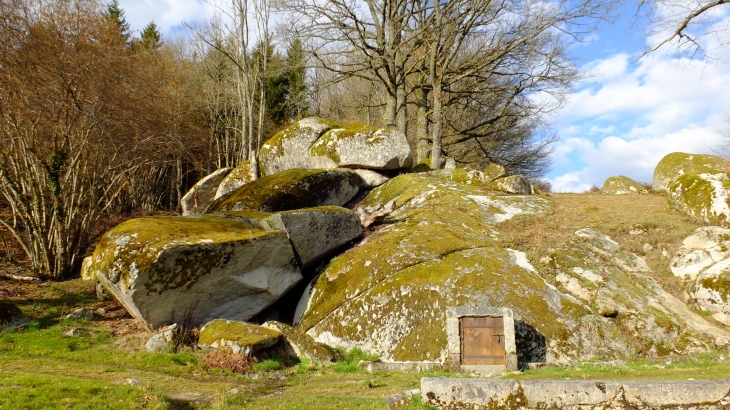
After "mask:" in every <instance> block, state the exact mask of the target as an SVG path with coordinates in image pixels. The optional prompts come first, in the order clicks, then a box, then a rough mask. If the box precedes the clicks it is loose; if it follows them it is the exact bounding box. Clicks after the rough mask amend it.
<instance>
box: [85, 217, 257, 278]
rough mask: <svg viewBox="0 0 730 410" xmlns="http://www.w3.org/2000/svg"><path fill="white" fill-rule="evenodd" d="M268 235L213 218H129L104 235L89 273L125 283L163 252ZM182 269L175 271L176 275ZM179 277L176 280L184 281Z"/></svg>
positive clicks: (244, 225) (235, 223)
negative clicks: (181, 247)
mask: <svg viewBox="0 0 730 410" xmlns="http://www.w3.org/2000/svg"><path fill="white" fill-rule="evenodd" d="M270 234H271V232H264V231H261V230H258V229H255V228H253V227H251V226H250V225H247V224H244V223H241V222H236V221H233V220H231V219H229V218H224V217H221V216H215V215H203V216H195V217H174V216H156V217H147V218H138V219H130V220H128V221H125V222H123V223H121V224H119V225H117V226H116V227H114V228H112V229H111V230H109V231H108V232H107V233H105V234H104V236H103V237H102V238H101V240H100V241H99V245H97V247H96V249H95V251H94V254H93V255H92V261H93V264H92V265H91V266H90V267H89V270H90V271H91V273H90V274H91V275H92V276H94V275H97V274H103V275H106V276H107V277H109V278H110V280H111V281H112V282H117V281H118V280H119V279H120V278H121V279H122V280H124V281H125V282H127V281H128V280H129V277H130V274H132V275H134V274H136V272H140V271H144V270H146V269H147V268H148V267H149V266H150V265H152V263H153V262H155V261H156V260H157V257H158V255H159V253H160V252H162V251H163V250H166V249H172V248H175V247H178V246H190V245H199V244H206V243H219V244H220V243H226V242H234V241H247V240H253V239H255V238H258V237H262V236H266V235H270ZM211 257H212V255H211ZM181 268H182V267H181ZM183 270H184V269H179V271H180V272H182V271H183ZM114 276H116V278H114ZM182 276H184V275H183V274H181V277H180V278H179V279H180V280H183V281H186V278H184V277H182ZM114 279H116V280H114Z"/></svg>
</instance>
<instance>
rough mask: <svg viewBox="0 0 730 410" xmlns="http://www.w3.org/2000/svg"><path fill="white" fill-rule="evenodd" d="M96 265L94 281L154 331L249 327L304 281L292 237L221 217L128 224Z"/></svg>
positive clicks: (113, 234) (98, 253) (108, 241)
mask: <svg viewBox="0 0 730 410" xmlns="http://www.w3.org/2000/svg"><path fill="white" fill-rule="evenodd" d="M92 257H93V265H92V266H91V268H90V269H91V270H92V274H93V275H95V276H96V277H97V278H98V279H99V281H100V282H101V283H102V285H103V286H104V287H105V288H106V289H108V290H109V291H110V292H111V293H112V294H114V296H115V297H116V298H117V299H118V300H119V301H120V302H121V303H122V305H124V307H125V308H126V309H127V311H129V313H130V314H131V315H132V316H134V317H135V318H138V319H140V320H141V321H142V322H143V323H145V324H146V325H147V326H148V327H149V328H151V329H156V328H159V327H161V326H164V325H169V324H171V323H183V322H186V323H187V324H188V325H189V326H199V325H202V324H204V323H206V322H208V321H210V320H212V319H218V318H223V319H243V320H245V319H248V318H250V317H251V316H253V315H255V314H257V313H259V312H260V311H262V310H263V309H265V308H266V307H268V306H269V305H271V304H272V303H274V302H275V301H276V300H278V299H279V297H281V296H282V295H283V294H284V293H286V292H287V291H289V290H290V289H291V288H292V287H293V286H295V285H296V284H297V283H298V282H299V281H300V280H301V279H302V275H301V273H300V270H299V268H298V266H297V263H296V260H295V257H294V253H293V251H292V248H291V245H290V243H289V238H288V237H287V234H286V233H285V232H283V231H277V230H271V231H263V230H260V229H256V228H253V227H251V226H250V225H248V224H245V223H243V222H240V221H236V220H234V219H231V218H227V217H223V216H215V215H205V216H198V217H149V218H140V219H132V220H129V221H126V222H124V223H122V224H120V225H118V226H117V227H115V228H113V229H111V230H110V231H108V232H107V233H106V234H105V235H104V236H103V237H102V239H101V241H100V242H99V245H98V246H97V247H96V250H95V251H94V254H93V256H92Z"/></svg>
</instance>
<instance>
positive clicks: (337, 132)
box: [309, 123, 377, 163]
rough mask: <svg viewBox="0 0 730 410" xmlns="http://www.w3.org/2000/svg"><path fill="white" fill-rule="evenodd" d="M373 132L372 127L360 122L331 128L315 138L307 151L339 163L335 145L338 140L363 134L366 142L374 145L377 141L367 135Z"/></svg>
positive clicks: (337, 143)
mask: <svg viewBox="0 0 730 410" xmlns="http://www.w3.org/2000/svg"><path fill="white" fill-rule="evenodd" d="M374 132H375V129H374V128H372V127H370V126H368V125H365V124H360V123H355V124H350V125H348V126H346V127H339V128H333V129H330V130H329V131H327V132H325V133H324V135H322V136H321V137H320V138H319V139H318V140H317V142H315V143H314V144H312V147H311V148H310V149H309V153H310V154H311V155H314V156H319V157H327V158H329V159H331V160H332V161H334V162H336V163H339V162H341V159H340V155H339V154H338V152H337V147H338V146H339V144H340V141H342V140H346V139H349V138H355V137H358V136H361V135H365V136H366V137H365V138H366V139H365V141H366V143H367V144H369V145H374V144H375V143H377V141H375V140H373V141H369V137H370V136H371V135H372V134H373V133H374ZM368 141H369V142H368Z"/></svg>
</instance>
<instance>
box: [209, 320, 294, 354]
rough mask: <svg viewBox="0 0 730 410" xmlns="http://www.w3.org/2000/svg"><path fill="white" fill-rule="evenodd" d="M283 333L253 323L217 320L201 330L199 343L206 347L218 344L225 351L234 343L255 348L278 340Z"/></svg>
mask: <svg viewBox="0 0 730 410" xmlns="http://www.w3.org/2000/svg"><path fill="white" fill-rule="evenodd" d="M280 336H281V333H280V332H278V331H276V330H273V329H269V328H266V327H262V326H256V325H253V324H251V323H246V322H238V321H231V320H223V319H216V320H214V321H212V322H209V323H208V324H206V325H205V326H204V327H203V328H202V329H201V330H200V337H199V339H198V343H199V344H201V345H206V346H215V345H216V342H218V343H217V344H218V345H219V346H221V347H223V350H225V346H227V345H228V344H229V343H225V342H221V341H226V342H233V343H235V344H237V345H238V346H241V347H244V346H255V345H257V344H259V343H261V342H262V341H264V340H268V339H277V338H279V337H280Z"/></svg>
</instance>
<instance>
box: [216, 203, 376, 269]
mask: <svg viewBox="0 0 730 410" xmlns="http://www.w3.org/2000/svg"><path fill="white" fill-rule="evenodd" d="M226 215H227V216H229V217H231V218H235V219H238V220H240V221H243V222H245V223H247V224H249V225H251V226H253V227H256V228H258V229H262V230H265V231H270V230H281V231H285V232H286V233H287V234H288V235H289V241H290V242H291V245H292V248H293V249H294V254H295V256H296V258H297V262H299V267H300V268H301V269H307V268H309V267H311V266H313V265H315V264H317V263H319V262H320V261H321V260H322V259H324V258H326V257H328V256H331V255H332V253H333V252H335V251H337V250H338V249H339V248H341V247H342V246H343V245H345V244H347V243H349V242H350V241H352V240H354V239H357V238H359V237H360V236H362V227H361V226H360V219H359V218H358V216H357V215H356V214H355V213H354V212H353V211H350V210H349V209H345V208H340V207H338V206H320V207H317V208H305V209H297V210H294V211H284V212H279V213H275V214H269V213H263V212H255V211H254V212H252V211H239V212H229V213H227V214H226Z"/></svg>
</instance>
